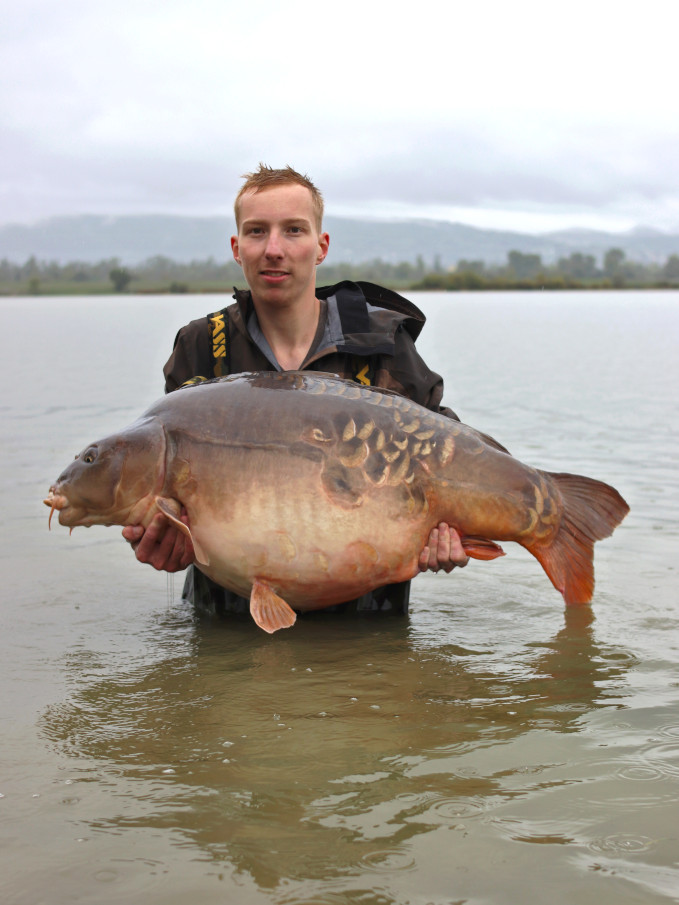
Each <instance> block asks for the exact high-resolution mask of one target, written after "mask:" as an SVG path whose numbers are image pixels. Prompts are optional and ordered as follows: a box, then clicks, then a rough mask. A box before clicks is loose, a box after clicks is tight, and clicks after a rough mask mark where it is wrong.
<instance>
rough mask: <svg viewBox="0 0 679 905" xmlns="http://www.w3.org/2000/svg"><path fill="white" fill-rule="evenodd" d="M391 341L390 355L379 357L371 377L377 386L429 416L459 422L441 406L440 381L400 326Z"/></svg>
mask: <svg viewBox="0 0 679 905" xmlns="http://www.w3.org/2000/svg"><path fill="white" fill-rule="evenodd" d="M394 339H395V347H394V355H393V356H391V355H383V356H381V362H380V367H379V371H378V373H377V374H376V375H375V376H376V380H375V383H376V384H377V386H382V387H385V388H386V389H391V390H395V391H396V392H397V393H401V395H403V396H407V397H408V398H409V399H412V400H413V402H418V403H419V404H420V405H423V406H425V408H428V409H431V411H433V412H438V413H439V414H441V415H445V416H446V417H448V418H452V419H453V420H454V421H459V420H460V419H459V418H458V416H457V415H456V414H455V412H454V411H453V410H452V409H450V408H448V407H447V406H442V405H441V401H442V399H443V378H442V377H441V376H440V374H437V373H436V372H435V371H431V370H430V369H429V368H428V367H427V365H426V364H425V362H424V360H423V358H422V356H421V355H420V354H419V352H418V351H417V349H416V348H415V342H414V341H413V339H412V337H411V336H410V334H409V333H408V331H407V330H406V329H405V328H404V327H403V326H401V327H399V329H398V330H397V331H396V335H395V337H394Z"/></svg>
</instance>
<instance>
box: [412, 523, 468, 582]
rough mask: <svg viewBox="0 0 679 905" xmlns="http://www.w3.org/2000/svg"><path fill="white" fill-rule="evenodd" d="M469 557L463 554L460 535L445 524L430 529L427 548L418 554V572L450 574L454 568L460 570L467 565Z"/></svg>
mask: <svg viewBox="0 0 679 905" xmlns="http://www.w3.org/2000/svg"><path fill="white" fill-rule="evenodd" d="M468 562H469V557H468V556H467V554H466V553H465V552H464V547H463V546H462V541H461V540H460V535H459V534H458V533H457V531H456V530H455V529H454V528H451V527H450V525H446V523H445V522H441V524H440V525H439V526H438V527H437V528H432V530H431V534H430V535H429V540H428V542H427V546H426V547H425V548H424V550H423V551H422V552H421V553H420V562H419V566H420V572H426V571H427V570H428V569H429V570H430V571H432V572H438V571H439V569H443V571H444V572H451V571H452V570H453V569H454V568H455V566H459V567H460V568H462V567H464V566H466V565H467V563H468Z"/></svg>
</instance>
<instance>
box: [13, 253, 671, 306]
mask: <svg viewBox="0 0 679 905" xmlns="http://www.w3.org/2000/svg"><path fill="white" fill-rule="evenodd" d="M340 280H369V281H370V282H374V283H380V284H382V285H385V286H391V287H392V288H395V289H418V290H427V289H439V290H440V289H444V290H449V291H459V290H484V289H485V290H488V289H496V290H497V289H543V288H544V289H591V288H602V289H605V288H615V289H624V288H670V287H676V286H679V254H673V255H670V256H669V257H668V258H667V260H666V261H665V263H664V264H640V263H637V262H634V261H628V260H627V259H626V257H625V253H624V252H623V251H621V250H620V249H618V248H611V249H609V250H608V251H607V252H606V254H605V255H604V257H603V261H602V263H601V266H599V265H598V264H597V261H596V259H595V257H594V255H585V254H581V253H579V252H574V253H573V254H571V255H570V256H569V257H567V258H566V257H564V258H560V259H559V260H558V261H557V263H556V264H549V265H548V264H544V263H543V261H542V258H541V256H540V255H537V254H524V253H522V252H520V251H510V252H509V254H508V255H507V262H506V263H505V264H503V265H489V264H486V263H485V262H484V261H468V260H464V259H462V260H460V261H458V263H457V266H456V267H455V268H452V269H450V270H444V269H443V267H441V265H440V264H438V263H437V262H436V261H435V262H434V266H433V268H431V267H430V268H427V267H426V265H425V263H424V260H423V259H422V257H421V256H420V257H418V259H417V260H416V261H415V262H414V263H412V262H409V261H402V262H401V263H399V264H393V263H390V262H388V261H383V260H381V259H375V260H372V261H364V262H363V263H362V264H323V265H322V267H320V268H319V271H318V282H319V284H320V285H330V284H332V283H336V282H339V281H340ZM234 286H237V287H243V286H245V283H244V280H243V273H242V271H241V269H240V267H239V266H238V265H237V264H236V263H235V261H228V262H224V263H220V262H217V261H215V260H214V259H213V258H208V259H207V260H204V261H192V262H191V263H189V264H184V263H179V262H177V261H173V260H171V259H170V258H166V257H162V256H156V257H153V258H149V259H148V260H146V261H144V262H143V263H141V264H138V265H136V266H134V267H128V266H125V265H123V264H122V263H121V261H120V260H119V259H117V258H109V259H107V260H103V261H99V262H97V263H96V264H90V263H85V262H82V261H73V262H71V263H68V264H59V263H57V262H44V261H38V260H36V259H35V258H34V257H32V258H29V260H28V261H26V263H25V264H15V263H12V262H10V261H7V260H2V261H0V294H2V295H74V294H82V295H92V294H104V293H110V292H126V291H128V292H136V293H163V292H173V293H183V292H229V291H230V290H231V289H232V287H234Z"/></svg>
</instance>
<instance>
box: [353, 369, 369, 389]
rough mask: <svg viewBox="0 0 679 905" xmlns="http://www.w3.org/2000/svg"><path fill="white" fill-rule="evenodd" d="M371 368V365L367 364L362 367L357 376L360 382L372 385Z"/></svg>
mask: <svg viewBox="0 0 679 905" xmlns="http://www.w3.org/2000/svg"><path fill="white" fill-rule="evenodd" d="M369 368H370V365H365V367H363V368H361V370H360V371H359V372H358V374H357V375H356V378H355V379H356V380H358V382H359V383H362V384H363V386H364V387H369V386H370V378H369V377H368V370H369Z"/></svg>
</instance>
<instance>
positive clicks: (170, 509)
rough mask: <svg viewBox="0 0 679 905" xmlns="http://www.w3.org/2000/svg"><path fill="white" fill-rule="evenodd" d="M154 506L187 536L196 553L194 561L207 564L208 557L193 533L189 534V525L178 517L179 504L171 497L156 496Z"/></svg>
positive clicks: (208, 563) (179, 511)
mask: <svg viewBox="0 0 679 905" xmlns="http://www.w3.org/2000/svg"><path fill="white" fill-rule="evenodd" d="M156 506H157V507H158V509H160V511H161V512H162V513H163V515H164V516H165V517H166V518H167V519H168V520H169V521H171V522H172V524H173V525H175V527H177V528H178V529H179V530H180V531H181V532H182V534H185V535H186V536H187V537H188V538H189V540H190V541H191V543H192V544H193V552H194V553H195V555H196V562H198V563H200V565H201V566H209V565H210V557H209V556H208V555H207V553H206V552H205V551H204V550H203V548H202V547H201V546H200V544H199V543H198V542H197V541H196V539H195V538H194V536H193V534H191V529H190V528H189V526H188V525H185V524H184V522H183V521H182V520H181V519H180V518H179V515H180V513H181V511H182V507H181V504H180V503H179V502H178V501H177V500H174V499H172V498H171V497H163V496H157V497H156Z"/></svg>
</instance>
